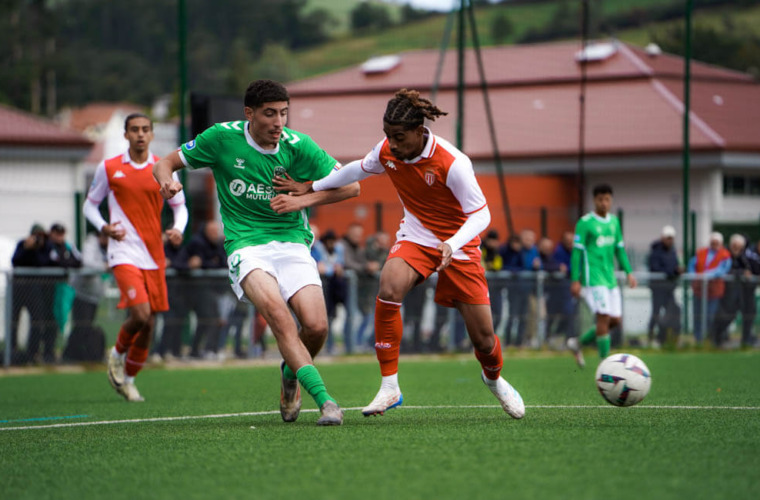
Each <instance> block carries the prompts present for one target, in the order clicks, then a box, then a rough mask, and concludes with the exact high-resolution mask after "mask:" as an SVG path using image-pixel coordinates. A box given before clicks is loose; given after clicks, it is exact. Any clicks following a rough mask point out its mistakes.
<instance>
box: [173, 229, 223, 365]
mask: <svg viewBox="0 0 760 500" xmlns="http://www.w3.org/2000/svg"><path fill="white" fill-rule="evenodd" d="M182 260H183V261H184V262H186V263H187V268H188V269H189V270H193V269H227V254H226V252H225V251H224V239H223V238H222V229H221V225H220V224H219V223H218V222H217V221H213V220H212V221H208V222H206V223H205V224H204V225H203V226H202V227H201V229H200V231H198V232H197V233H196V234H195V235H193V237H192V238H190V241H189V242H188V243H187V245H185V247H184V248H183V250H182ZM190 283H191V290H190V291H189V293H187V294H186V296H185V298H186V300H187V303H188V306H189V308H190V309H191V310H193V311H195V314H196V316H197V317H198V326H197V327H196V329H195V335H194V336H193V343H192V347H191V349H190V356H191V357H195V358H200V357H202V356H204V354H203V353H201V342H202V341H203V340H204V339H205V341H206V343H205V348H204V350H205V356H206V357H209V358H215V357H216V355H217V351H218V350H219V332H220V329H221V327H222V325H221V321H220V319H219V297H220V295H221V294H223V293H224V291H225V290H226V282H225V280H223V279H219V278H195V279H192V280H191V282H190Z"/></svg>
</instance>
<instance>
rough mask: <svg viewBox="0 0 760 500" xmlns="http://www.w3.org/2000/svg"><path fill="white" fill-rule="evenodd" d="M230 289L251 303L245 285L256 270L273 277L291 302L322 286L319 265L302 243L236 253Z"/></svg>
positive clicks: (275, 243) (230, 261)
mask: <svg viewBox="0 0 760 500" xmlns="http://www.w3.org/2000/svg"><path fill="white" fill-rule="evenodd" d="M227 267H228V268H229V276H230V285H231V286H232V291H233V292H235V295H237V298H238V299H239V300H242V301H244V302H250V300H248V297H246V295H245V292H243V287H242V286H241V283H242V282H243V279H244V278H245V277H246V276H248V274H250V273H251V272H252V271H253V270H254V269H261V270H263V271H265V272H266V273H268V274H270V275H271V276H272V277H274V279H276V280H277V283H278V284H279V285H280V295H281V296H282V298H283V299H284V300H285V302H287V301H288V300H290V298H291V297H292V296H293V295H295V294H296V292H297V291H298V290H300V289H301V288H303V287H305V286H307V285H317V286H319V287H321V286H322V280H321V279H320V278H319V271H318V270H317V263H316V262H314V259H313V258H312V256H311V252H309V247H307V246H306V245H303V244H301V243H283V242H281V241H273V242H271V243H267V244H266V245H256V246H250V247H245V248H241V249H240V250H236V251H235V252H233V253H232V255H230V256H229V257H228V258H227Z"/></svg>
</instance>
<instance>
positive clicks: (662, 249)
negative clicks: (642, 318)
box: [647, 226, 683, 346]
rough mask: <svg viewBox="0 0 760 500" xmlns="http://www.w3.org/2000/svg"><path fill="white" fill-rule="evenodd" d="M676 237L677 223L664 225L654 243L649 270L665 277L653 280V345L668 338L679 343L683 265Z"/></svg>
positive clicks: (651, 324) (650, 320)
mask: <svg viewBox="0 0 760 500" xmlns="http://www.w3.org/2000/svg"><path fill="white" fill-rule="evenodd" d="M675 237H676V230H675V228H674V227H673V226H665V227H663V228H662V232H661V234H660V239H658V240H656V241H654V242H653V243H652V245H651V247H650V251H649V271H650V272H652V273H661V274H664V275H665V277H664V278H653V279H651V280H650V282H649V287H650V288H651V289H652V317H651V318H650V319H649V327H648V329H647V332H648V339H649V345H651V346H658V345H663V344H664V343H665V342H666V341H668V342H671V343H674V345H677V341H678V335H679V334H680V333H681V307H680V306H679V305H678V303H676V297H675V291H676V286H677V285H678V277H679V276H680V275H681V274H682V273H683V267H682V266H681V265H680V264H679V262H678V255H676V247H675ZM655 328H656V329H657V334H656V336H655Z"/></svg>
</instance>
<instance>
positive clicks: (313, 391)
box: [296, 365, 336, 408]
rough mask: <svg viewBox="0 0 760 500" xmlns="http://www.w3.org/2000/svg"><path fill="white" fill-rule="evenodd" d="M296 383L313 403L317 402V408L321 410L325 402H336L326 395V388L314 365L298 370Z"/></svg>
mask: <svg viewBox="0 0 760 500" xmlns="http://www.w3.org/2000/svg"><path fill="white" fill-rule="evenodd" d="M296 376H297V377H298V381H299V382H301V385H302V386H303V388H304V389H306V392H308V393H309V394H310V395H311V397H313V398H314V401H316V402H317V407H319V408H322V405H323V404H325V401H328V400H329V401H332V402H336V401H335V400H334V399H333V398H332V397H331V396H330V395H329V394H327V388H326V387H325V383H324V382H323V381H322V376H321V375H320V374H319V371H318V370H317V367H316V366H314V365H304V366H302V367H301V368H299V369H298V372H297V373H296Z"/></svg>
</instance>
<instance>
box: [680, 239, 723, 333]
mask: <svg viewBox="0 0 760 500" xmlns="http://www.w3.org/2000/svg"><path fill="white" fill-rule="evenodd" d="M688 269H689V272H690V273H697V274H700V275H701V278H702V279H698V280H695V281H694V282H693V283H692V290H693V292H694V340H695V341H696V342H697V345H701V344H702V339H703V334H704V332H703V330H702V326H703V324H705V325H707V330H708V331H709V330H710V326H711V325H712V322H713V319H714V318H715V313H716V312H717V311H718V306H719V305H720V299H721V298H722V297H723V294H724V293H725V291H726V283H725V281H723V280H722V279H720V277H721V276H723V275H724V274H726V273H727V272H728V271H729V270H730V269H731V253H730V252H729V251H728V250H726V248H725V247H724V246H723V235H722V234H720V233H718V232H714V233H711V234H710V244H709V245H708V246H706V247H702V248H700V249H699V250H697V253H696V255H695V256H694V257H692V258H691V259H689V268H688ZM703 280H708V283H707V297H703V290H704V282H703ZM705 302H706V303H707V310H703V309H704V307H703V304H704V303H705Z"/></svg>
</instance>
